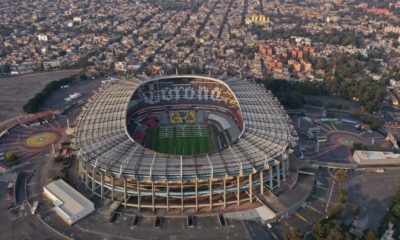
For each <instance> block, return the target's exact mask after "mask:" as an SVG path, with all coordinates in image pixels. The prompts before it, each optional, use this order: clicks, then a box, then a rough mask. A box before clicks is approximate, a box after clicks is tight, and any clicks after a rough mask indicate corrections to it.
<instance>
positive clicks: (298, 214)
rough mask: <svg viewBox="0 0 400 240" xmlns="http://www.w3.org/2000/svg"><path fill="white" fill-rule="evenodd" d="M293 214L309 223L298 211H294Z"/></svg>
mask: <svg viewBox="0 0 400 240" xmlns="http://www.w3.org/2000/svg"><path fill="white" fill-rule="evenodd" d="M293 215H294V216H296V217H298V218H299V219H300V220H302V221H303V222H305V223H307V224H311V223H310V222H309V221H308V220H307V219H306V218H305V217H303V216H302V215H301V214H300V213H298V212H295V213H294V214H293Z"/></svg>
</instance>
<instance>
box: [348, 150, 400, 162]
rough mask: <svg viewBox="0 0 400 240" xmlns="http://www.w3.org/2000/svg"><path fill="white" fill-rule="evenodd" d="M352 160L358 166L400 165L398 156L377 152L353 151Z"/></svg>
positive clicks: (399, 155)
mask: <svg viewBox="0 0 400 240" xmlns="http://www.w3.org/2000/svg"><path fill="white" fill-rule="evenodd" d="M353 159H354V161H356V162H357V163H359V164H374V165H376V164H400V154H397V153H392V152H379V151H358V150H357V151H354V154H353Z"/></svg>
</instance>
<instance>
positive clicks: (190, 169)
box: [75, 75, 297, 211]
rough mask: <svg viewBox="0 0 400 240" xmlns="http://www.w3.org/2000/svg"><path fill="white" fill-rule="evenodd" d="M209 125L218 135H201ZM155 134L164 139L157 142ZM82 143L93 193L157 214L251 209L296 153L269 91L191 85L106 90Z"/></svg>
mask: <svg viewBox="0 0 400 240" xmlns="http://www.w3.org/2000/svg"><path fill="white" fill-rule="evenodd" d="M211 125H212V126H214V128H215V129H216V130H215V133H213V132H212V131H209V132H208V130H207V131H206V130H202V129H203V128H204V126H211ZM149 129H157V130H158V131H157V133H156V134H155V135H154V137H152V138H151V139H150V140H148V137H147V136H148V131H149ZM207 133H210V138H209V139H208V140H207V138H206V140H205V141H204V136H208V135H207ZM216 133H218V134H219V135H218V134H216ZM75 135H76V136H75V143H76V146H77V148H78V149H79V154H78V158H79V160H80V161H79V169H80V176H81V180H82V181H83V182H84V184H85V186H86V187H87V189H89V190H90V191H91V192H93V194H95V195H97V196H99V197H101V198H109V199H111V200H120V201H121V202H122V204H123V205H125V206H126V207H135V208H139V209H141V208H146V209H152V210H156V209H167V210H169V209H182V211H184V210H186V209H189V208H190V209H195V210H198V209H200V208H210V209H215V208H217V207H218V208H225V207H227V206H229V205H242V204H244V203H247V202H253V201H254V200H255V197H256V195H257V194H263V193H264V192H265V191H266V189H268V190H270V191H274V190H276V189H277V188H280V186H281V183H282V181H286V173H287V171H288V168H289V161H288V155H289V153H290V152H291V149H292V148H293V147H294V146H296V144H297V134H296V132H295V130H294V127H293V126H292V124H291V121H290V119H289V117H288V115H287V114H286V113H285V111H284V109H283V107H282V106H281V105H280V104H279V102H278V100H277V99H276V98H275V97H274V96H273V95H272V93H271V92H270V91H267V90H266V89H265V88H264V86H262V85H260V84H257V83H255V82H254V81H252V80H245V79H236V78H231V79H226V80H224V81H222V80H218V79H214V78H210V77H203V76H193V75H176V76H165V77H160V78H155V79H151V80H147V81H141V80H139V79H136V78H132V79H130V80H129V81H125V80H124V81H123V80H119V81H115V82H112V83H108V84H104V85H102V87H101V88H100V89H99V91H98V92H96V94H94V95H93V96H92V97H91V98H90V99H89V100H88V102H87V103H86V104H85V106H84V107H83V110H82V111H81V113H80V116H79V117H78V119H77V121H76V124H75ZM211 135H212V137H211ZM148 142H152V143H153V144H149V143H148ZM207 142H212V144H210V145H207V144H205V145H202V144H203V143H207ZM188 143H190V144H188ZM214 145H215V147H213V146H214ZM202 146H204V147H202ZM207 146H211V147H210V148H209V149H208V148H207ZM206 148H207V149H206ZM153 149H156V150H153ZM166 151H168V152H166Z"/></svg>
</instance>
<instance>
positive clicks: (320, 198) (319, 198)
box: [311, 194, 326, 202]
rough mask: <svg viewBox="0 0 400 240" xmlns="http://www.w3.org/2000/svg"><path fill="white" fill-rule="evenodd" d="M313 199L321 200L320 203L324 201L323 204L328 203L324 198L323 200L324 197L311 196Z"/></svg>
mask: <svg viewBox="0 0 400 240" xmlns="http://www.w3.org/2000/svg"><path fill="white" fill-rule="evenodd" d="M311 197H313V198H316V199H318V200H320V201H322V202H326V199H324V198H322V197H318V196H317V195H314V194H313V195H311Z"/></svg>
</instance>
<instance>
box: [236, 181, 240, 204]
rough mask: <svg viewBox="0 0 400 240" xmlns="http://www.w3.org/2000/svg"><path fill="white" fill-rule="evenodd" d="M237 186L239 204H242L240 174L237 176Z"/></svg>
mask: <svg viewBox="0 0 400 240" xmlns="http://www.w3.org/2000/svg"><path fill="white" fill-rule="evenodd" d="M236 186H237V192H236V197H237V205H238V206H240V175H238V176H237V180H236Z"/></svg>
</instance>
